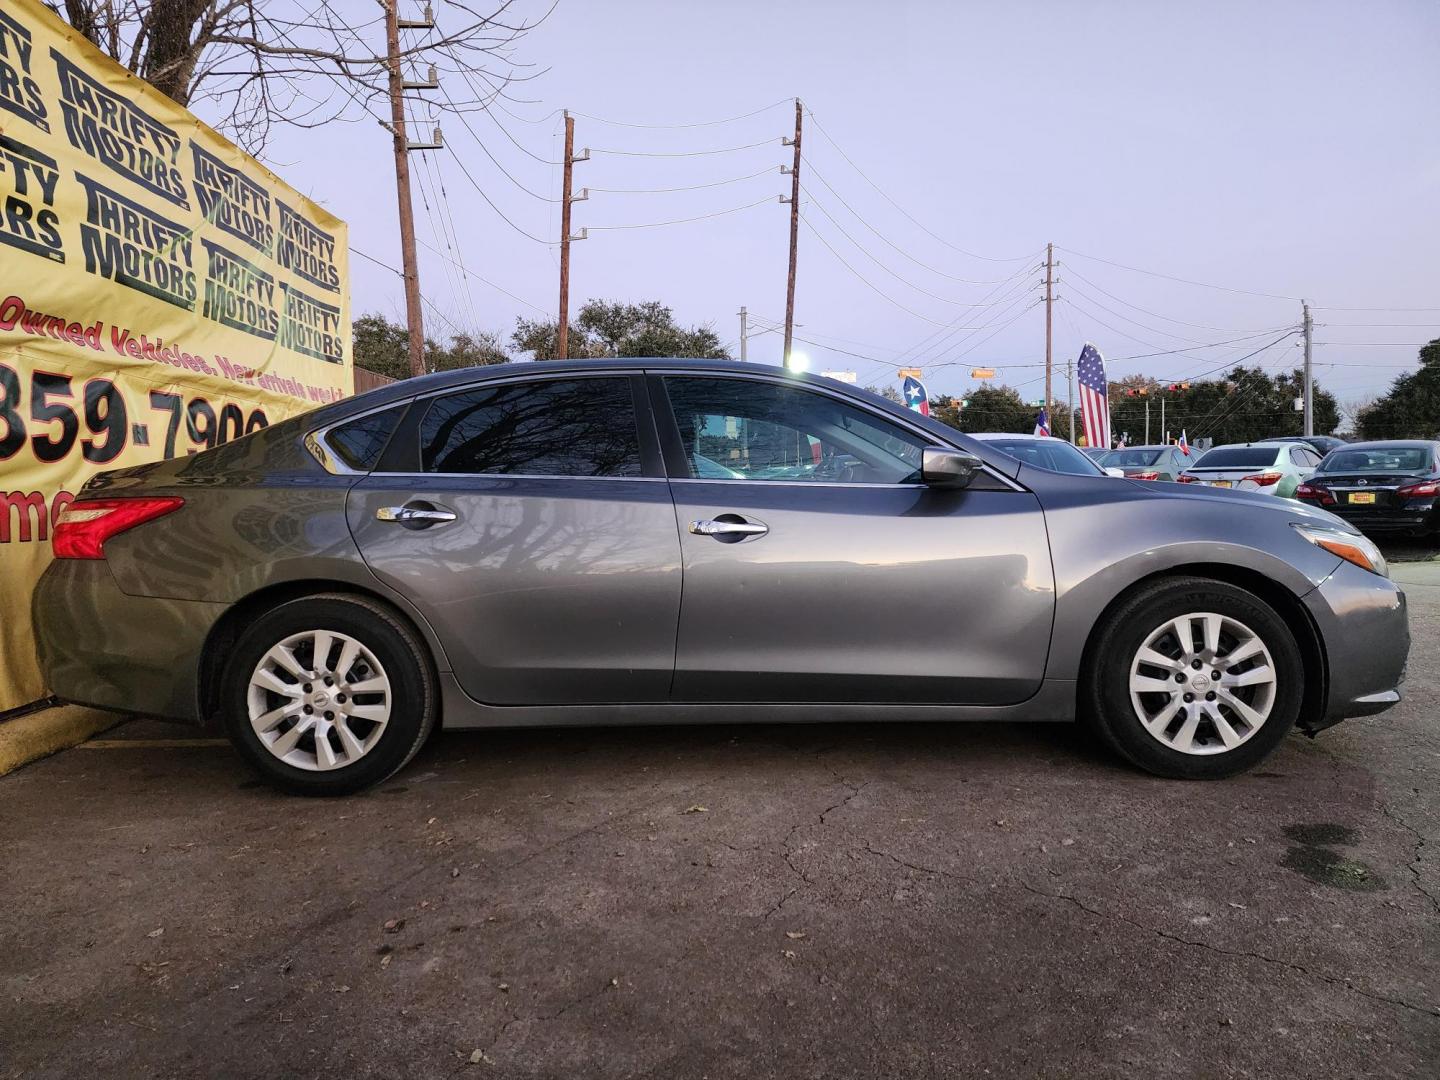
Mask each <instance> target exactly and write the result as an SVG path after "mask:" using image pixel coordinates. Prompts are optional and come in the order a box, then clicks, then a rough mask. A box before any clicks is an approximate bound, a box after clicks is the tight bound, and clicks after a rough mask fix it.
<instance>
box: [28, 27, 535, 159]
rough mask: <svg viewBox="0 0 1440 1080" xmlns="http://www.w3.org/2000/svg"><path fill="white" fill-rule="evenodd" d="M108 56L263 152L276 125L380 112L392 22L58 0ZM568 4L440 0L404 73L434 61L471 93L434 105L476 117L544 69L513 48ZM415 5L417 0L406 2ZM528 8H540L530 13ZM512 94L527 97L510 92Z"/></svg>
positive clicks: (309, 124) (407, 49) (412, 45)
mask: <svg viewBox="0 0 1440 1080" xmlns="http://www.w3.org/2000/svg"><path fill="white" fill-rule="evenodd" d="M48 2H49V5H50V7H51V9H52V10H53V11H54V12H55V13H56V14H57V15H59V16H60V17H61V18H62V19H64V20H66V21H67V22H68V23H70V25H71V26H73V27H74V28H75V29H76V30H77V31H79V32H80V33H82V34H84V35H85V37H87V38H89V39H90V40H91V41H92V42H94V43H95V44H96V46H98V47H99V48H100V49H101V50H102V51H104V52H105V53H106V55H108V56H110V57H111V58H112V59H114V60H115V61H116V62H117V63H120V64H122V65H124V66H125V67H126V68H128V69H129V70H131V71H133V72H135V74H137V75H139V76H140V77H141V78H143V79H145V80H146V81H147V82H149V83H150V84H151V85H153V86H154V87H155V88H156V89H157V90H160V91H161V92H162V93H164V94H166V95H168V96H169V97H171V98H173V99H174V100H175V101H177V102H178V103H180V104H181V105H186V106H190V105H192V104H199V103H204V104H205V106H206V107H207V112H208V113H209V114H210V115H209V116H207V119H210V120H211V121H212V123H213V124H214V126H215V127H217V128H219V129H220V130H221V131H224V132H225V133H226V134H227V135H229V136H230V137H231V138H232V139H234V141H235V142H236V143H238V144H239V145H240V146H242V147H244V148H245V149H247V150H250V151H252V152H258V151H260V150H261V149H263V148H264V145H265V142H266V140H267V139H268V138H269V134H270V131H271V128H272V127H273V126H274V125H284V126H291V127H297V128H313V127H318V126H320V125H321V124H325V123H330V122H333V121H337V120H338V121H354V120H360V119H365V118H370V117H374V118H379V117H380V116H381V115H382V113H383V111H384V110H379V111H377V109H378V107H379V105H380V104H381V103H383V101H384V100H385V98H386V96H387V95H388V93H389V87H388V78H389V70H388V66H387V65H388V60H387V58H386V56H385V54H384V51H383V48H382V45H383V41H384V33H383V29H382V26H381V24H382V23H383V21H384V19H383V16H382V17H378V18H371V19H369V20H368V21H366V22H362V23H359V24H358V25H357V24H353V23H351V22H349V21H347V20H346V18H345V17H344V16H343V15H341V14H340V12H339V11H337V10H336V8H335V7H334V6H332V0H48ZM556 2H558V0H549V2H548V4H547V0H487V2H486V3H485V4H483V5H476V4H474V3H470V2H467V0H441V5H442V8H441V11H440V13H439V16H438V18H437V24H445V25H437V26H436V27H435V28H434V29H432V30H429V31H425V32H420V31H413V30H411V31H406V32H405V33H404V35H403V38H402V42H401V49H400V52H399V57H398V58H399V61H400V64H401V68H402V70H409V69H414V70H417V71H419V70H423V69H424V68H428V66H429V65H431V64H434V65H435V67H436V69H437V70H439V71H442V72H446V73H450V74H453V75H458V76H460V77H461V79H462V80H463V82H464V84H465V86H466V88H467V89H468V91H469V94H468V96H467V95H466V94H460V95H455V94H447V95H446V99H445V100H439V99H436V100H429V101H428V104H429V106H430V107H431V108H432V109H434V110H436V111H438V112H452V113H469V112H479V111H483V110H484V109H486V108H487V107H488V106H489V105H490V103H491V102H492V101H494V100H495V99H497V98H501V97H507V95H506V94H505V89H506V87H508V86H509V85H511V84H512V83H519V82H526V81H529V80H531V79H534V78H536V77H537V76H538V75H540V74H542V73H543V69H535V68H534V67H533V65H530V64H527V63H524V62H523V61H521V60H519V59H517V58H516V57H515V55H514V53H515V47H516V45H517V44H518V42H519V41H520V40H521V39H522V38H524V36H525V35H526V34H527V33H528V32H529V31H530V30H531V29H533V28H534V27H536V26H538V25H539V24H540V23H542V22H544V21H545V19H546V18H548V17H549V15H550V13H551V12H552V11H554V9H555V3H556ZM399 3H401V4H402V6H404V7H409V6H411V5H414V6H416V7H417V8H418V0H399ZM526 3H530V4H533V5H534V6H535V7H536V9H537V10H538V11H539V14H538V16H537V17H535V18H533V19H527V18H521V17H518V16H517V13H518V12H520V11H523V9H524V6H525V4H526ZM510 100H516V99H514V98H510Z"/></svg>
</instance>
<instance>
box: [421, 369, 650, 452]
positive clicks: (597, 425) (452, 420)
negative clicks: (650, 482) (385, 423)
mask: <svg viewBox="0 0 1440 1080" xmlns="http://www.w3.org/2000/svg"><path fill="white" fill-rule="evenodd" d="M420 467H421V468H422V469H423V470H424V471H425V472H438V473H485V474H491V473H498V474H502V475H503V474H509V473H513V474H519V475H530V476H639V475H640V474H641V465H640V440H639V436H638V435H637V433H636V427H635V405H634V402H633V400H632V399H631V395H630V380H629V379H625V378H603V379H555V380H553V381H546V382H539V381H536V382H521V383H505V384H501V385H498V386H488V387H484V388H481V389H477V390H467V391H465V392H464V393H459V394H452V395H450V396H449V397H443V398H439V399H437V400H436V401H435V402H434V403H433V404H431V406H430V408H429V411H427V412H426V414H425V419H424V420H423V421H422V422H421V424H420Z"/></svg>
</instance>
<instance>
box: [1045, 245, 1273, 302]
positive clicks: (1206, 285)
mask: <svg viewBox="0 0 1440 1080" xmlns="http://www.w3.org/2000/svg"><path fill="white" fill-rule="evenodd" d="M1060 250H1061V251H1065V252H1069V253H1070V254H1071V255H1078V256H1079V257H1080V258H1082V259H1090V260H1092V261H1093V262H1099V263H1104V264H1105V265H1106V266H1116V267H1119V268H1120V269H1121V270H1129V271H1131V272H1132V273H1135V274H1149V275H1150V276H1151V277H1158V278H1164V279H1165V280H1166V281H1178V282H1180V284H1182V285H1195V286H1197V287H1199V288H1201V289H1215V290H1217V291H1219V292H1228V293H1239V294H1240V295H1241V296H1263V297H1265V298H1266V299H1268V300H1292V301H1294V302H1295V303H1297V304H1298V303H1300V297H1298V296H1281V295H1279V294H1277V293H1267V292H1257V291H1255V290H1254V289H1232V288H1231V287H1230V286H1228V285H1211V284H1210V283H1208V282H1205V281H1191V280H1190V279H1189V278H1182V277H1175V276H1174V275H1173V274H1162V273H1160V272H1159V271H1158V270H1142V269H1141V268H1140V267H1138V266H1129V265H1127V264H1125V263H1119V262H1114V261H1112V260H1110V259H1102V258H1101V257H1100V256H1099V255H1087V254H1085V252H1083V251H1076V250H1075V249H1074V248H1060Z"/></svg>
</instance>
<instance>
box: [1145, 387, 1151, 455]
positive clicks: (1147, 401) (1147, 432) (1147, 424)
mask: <svg viewBox="0 0 1440 1080" xmlns="http://www.w3.org/2000/svg"><path fill="white" fill-rule="evenodd" d="M1145 445H1146V446H1149V445H1150V397H1149V395H1146V397H1145Z"/></svg>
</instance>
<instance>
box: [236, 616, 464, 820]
mask: <svg viewBox="0 0 1440 1080" xmlns="http://www.w3.org/2000/svg"><path fill="white" fill-rule="evenodd" d="M424 649H425V646H424V643H423V642H422V641H420V640H419V638H418V637H417V635H416V634H415V632H414V631H413V630H412V629H411V628H410V627H409V626H408V625H406V624H405V623H404V622H403V621H402V620H401V619H400V618H398V617H397V616H396V614H395V613H394V612H392V611H390V610H389V609H387V608H386V607H384V606H383V605H381V604H378V603H375V602H373V601H371V600H369V599H367V598H364V597H359V596H352V595H347V594H342V593H334V594H326V595H321V596H311V597H304V598H302V599H298V600H292V601H290V602H288V603H284V604H281V605H279V606H278V607H275V608H273V609H271V610H270V611H268V612H266V613H265V614H263V615H261V616H260V617H259V618H257V619H255V620H254V621H253V622H252V623H251V625H250V626H249V628H248V629H247V630H246V631H245V632H244V633H243V634H242V635H241V636H240V639H239V641H237V642H236V644H235V647H234V650H233V652H232V654H231V657H230V660H229V663H228V664H227V666H226V669H225V676H224V682H223V684H222V707H223V712H224V722H225V727H226V731H227V733H228V734H229V736H230V740H231V741H232V742H233V743H234V744H235V747H236V749H237V750H239V752H240V753H241V755H242V756H243V757H244V758H245V759H246V760H247V761H248V762H249V763H250V764H251V765H252V766H253V767H254V768H255V769H256V770H257V771H258V772H259V773H260V774H261V775H262V776H264V777H265V779H267V780H269V781H270V782H271V783H272V784H274V785H275V786H276V787H278V788H280V789H282V790H284V791H288V792H291V793H292V794H298V795H347V794H350V793H352V792H356V791H359V790H361V789H363V788H366V787H369V786H370V785H372V784H377V783H379V782H380V781H381V780H384V779H385V778H386V777H387V776H389V775H391V774H392V773H394V772H395V771H397V770H398V769H400V768H402V767H403V766H404V765H405V764H406V763H407V762H408V761H409V760H410V759H411V758H412V757H414V756H415V754H416V752H417V751H418V750H419V749H420V747H421V745H422V744H423V743H424V741H425V739H426V737H427V736H428V735H429V734H430V731H431V729H432V728H433V727H434V726H435V717H436V711H437V710H436V694H435V687H434V680H433V678H432V676H431V674H430V667H429V664H428V663H427V661H426V654H425V651H424Z"/></svg>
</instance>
